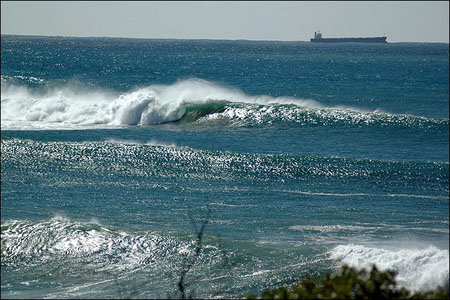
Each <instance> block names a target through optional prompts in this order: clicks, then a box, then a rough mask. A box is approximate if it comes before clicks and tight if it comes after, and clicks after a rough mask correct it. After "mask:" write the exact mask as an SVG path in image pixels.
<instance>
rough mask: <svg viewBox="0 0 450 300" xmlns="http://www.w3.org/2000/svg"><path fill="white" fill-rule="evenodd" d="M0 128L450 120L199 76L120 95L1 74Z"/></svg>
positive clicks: (433, 122) (431, 124) (441, 123)
mask: <svg viewBox="0 0 450 300" xmlns="http://www.w3.org/2000/svg"><path fill="white" fill-rule="evenodd" d="M1 98H2V102H1V103H2V115H1V120H2V129H21V128H22V129H27V128H42V129H45V128H46V127H48V128H55V127H66V128H71V127H73V126H78V127H83V126H102V125H103V126H135V125H138V126H146V125H157V124H163V123H170V122H180V123H202V124H205V123H207V124H214V122H218V121H220V124H228V125H232V126H265V125H274V124H293V125H294V126H298V125H313V126H330V125H333V124H350V125H352V124H353V125H363V126H367V125H379V126H407V127H423V128H433V127H436V126H438V127H439V126H448V119H433V118H425V117H420V116H411V115H398V114H390V113H386V112H382V111H379V110H375V111H368V110H364V109H359V108H354V107H353V108H352V107H343V106H334V107H330V106H324V105H323V104H321V103H319V102H317V101H314V100H308V99H298V98H292V97H271V96H268V95H259V96H252V95H248V94H245V93H244V92H242V91H240V90H238V89H235V88H233V87H225V86H222V85H219V84H216V83H213V82H209V81H205V80H201V79H188V80H184V81H179V82H176V83H174V84H172V85H150V86H147V87H142V88H139V89H136V90H134V91H131V92H128V93H124V94H118V93H117V92H112V91H103V90H82V89H80V88H79V87H73V86H64V87H59V88H40V89H33V90H32V89H29V88H27V87H25V86H20V85H19V86H18V85H15V84H13V83H11V82H10V81H8V80H6V79H3V78H2V95H1Z"/></svg>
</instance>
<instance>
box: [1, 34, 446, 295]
mask: <svg viewBox="0 0 450 300" xmlns="http://www.w3.org/2000/svg"><path fill="white" fill-rule="evenodd" d="M448 53H449V52H448V44H418V43H413V44H408V43H406V44H402V43H399V44H386V45H376V44H374V45H371V44H341V45H332V44H330V45H312V44H310V43H305V42H256V41H255V42H252V41H213V40H206V41H193V40H145V39H113V38H56V37H24V36H4V35H2V71H1V72H2V74H1V75H2V82H1V84H2V89H1V93H2V95H1V173H2V181H1V196H2V201H1V203H2V210H1V214H2V225H1V227H2V229H1V232H2V234H1V248H2V254H1V255H2V257H1V268H2V277H1V286H2V292H1V294H2V297H7V298H61V297H63V298H81V297H83V298H99V297H102V298H105V297H108V298H109V297H136V298H167V297H171V298H176V297H180V294H179V292H178V290H177V283H178V280H179V277H180V274H181V272H182V270H183V269H184V268H186V265H188V264H189V262H191V261H192V259H193V255H194V253H195V251H196V245H197V244H196V241H197V237H196V232H198V230H199V228H200V227H201V225H202V224H204V222H206V223H205V224H206V227H205V231H204V235H203V239H202V251H201V252H200V255H199V257H198V260H197V261H196V263H195V265H194V266H193V268H192V269H191V270H190V271H189V272H188V274H187V276H186V283H187V292H188V293H193V295H194V296H195V297H201V298H211V297H225V298H230V297H243V296H245V295H246V294H248V293H261V292H262V291H263V290H264V289H267V288H274V287H277V286H280V285H286V284H293V283H295V282H296V281H298V280H299V279H300V278H301V277H302V276H303V274H305V273H306V272H309V273H323V272H326V271H332V270H334V269H336V268H338V267H339V266H340V265H341V264H349V265H351V266H355V267H357V268H363V267H367V266H370V265H371V264H376V265H377V266H378V267H379V268H381V269H394V270H396V271H397V272H398V277H397V278H398V282H399V284H400V285H401V286H405V287H407V288H410V289H412V290H428V289H432V288H435V287H436V286H437V285H444V284H446V282H448V278H449V269H448V265H449V252H448V251H449V250H448V249H449V248H448V242H449V210H448V207H449V206H448V205H449V202H448V201H449V190H448V186H449V152H448V149H449V144H448V142H449V136H448V129H449V128H448V127H449V119H448V115H449V114H448V104H449V103H448V98H449V97H448V96H449V95H448V78H449V77H448V74H449V72H448Z"/></svg>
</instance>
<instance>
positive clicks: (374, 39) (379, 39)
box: [311, 36, 387, 43]
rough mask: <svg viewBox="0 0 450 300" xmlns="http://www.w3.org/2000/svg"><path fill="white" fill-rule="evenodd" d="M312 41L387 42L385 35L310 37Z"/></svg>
mask: <svg viewBox="0 0 450 300" xmlns="http://www.w3.org/2000/svg"><path fill="white" fill-rule="evenodd" d="M311 42H313V43H387V42H386V37H385V36H383V37H363V38H320V39H317V38H312V39H311Z"/></svg>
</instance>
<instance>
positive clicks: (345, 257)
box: [331, 244, 449, 291]
mask: <svg viewBox="0 0 450 300" xmlns="http://www.w3.org/2000/svg"><path fill="white" fill-rule="evenodd" d="M331 258H332V259H336V260H339V261H341V263H343V264H346V265H349V266H351V267H355V268H359V269H361V268H366V269H368V268H370V267H371V266H372V265H373V264H374V265H376V266H377V268H378V269H380V270H382V271H385V270H394V271H396V272H397V277H396V279H397V282H398V284H399V286H401V287H405V288H407V289H409V290H411V291H426V290H432V289H435V288H437V287H438V286H447V288H448V280H449V252H448V250H445V249H444V250H442V249H438V248H436V247H434V246H428V247H425V248H422V249H417V248H416V249H414V248H409V249H386V248H381V247H380V248H377V247H373V246H364V245H355V244H349V245H340V246H337V247H336V248H334V249H333V250H332V251H331Z"/></svg>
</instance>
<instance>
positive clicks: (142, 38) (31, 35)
mask: <svg viewBox="0 0 450 300" xmlns="http://www.w3.org/2000/svg"><path fill="white" fill-rule="evenodd" d="M0 35H1V36H7V35H9V36H27V37H58V38H111V39H141V40H211V41H250V42H288V43H289V42H311V41H310V40H270V39H268V40H261V39H226V38H170V37H122V36H72V35H42V34H16V33H1V34H0ZM385 36H386V35H385ZM397 43H426V44H449V42H427V41H400V42H390V41H388V42H387V44H397Z"/></svg>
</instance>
